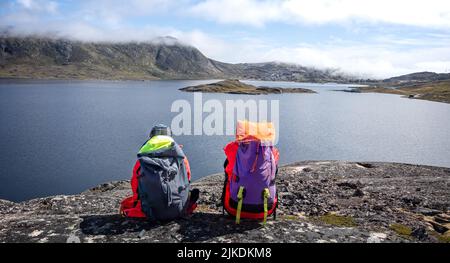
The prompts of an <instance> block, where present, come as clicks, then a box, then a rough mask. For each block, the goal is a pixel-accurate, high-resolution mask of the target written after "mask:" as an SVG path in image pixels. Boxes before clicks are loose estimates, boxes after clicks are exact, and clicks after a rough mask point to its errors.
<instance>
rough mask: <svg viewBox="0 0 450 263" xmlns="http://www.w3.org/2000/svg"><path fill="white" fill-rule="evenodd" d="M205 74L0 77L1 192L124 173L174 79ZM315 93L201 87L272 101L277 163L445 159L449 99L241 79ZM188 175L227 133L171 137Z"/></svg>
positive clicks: (169, 96)
mask: <svg viewBox="0 0 450 263" xmlns="http://www.w3.org/2000/svg"><path fill="white" fill-rule="evenodd" d="M209 82H211V81H181V80H178V81H143V82H140V81H118V82H114V81H37V80H36V81H31V80H20V81H19V80H1V81H0V151H1V152H0V198H1V199H8V200H14V201H21V200H26V199H30V198H35V197H42V196H47V195H55V194H74V193H78V192H81V191H84V190H86V189H88V188H90V187H93V186H95V185H97V184H100V183H103V182H108V181H112V180H123V179H129V178H130V176H131V170H132V166H133V164H134V162H135V159H136V153H137V151H138V149H139V148H140V146H141V145H142V144H143V143H144V142H145V140H146V138H147V136H148V133H149V131H150V129H151V127H152V126H153V125H154V124H157V123H167V124H170V122H171V120H172V118H173V117H174V116H176V115H177V114H178V113H173V112H171V111H170V109H171V105H172V103H173V101H174V100H177V99H185V100H188V101H193V98H194V94H193V93H185V92H181V91H178V88H181V87H185V86H189V85H197V84H200V83H209ZM245 82H246V83H250V84H255V85H264V86H277V87H280V86H284V87H302V88H309V89H313V90H315V91H317V92H318V93H317V94H282V95H279V94H272V95H260V96H251V95H246V96H243V95H232V94H203V99H204V100H207V99H213V98H214V99H218V100H219V101H222V102H224V101H225V100H233V99H243V100H247V99H257V100H260V99H266V100H267V99H268V100H271V99H276V100H279V109H280V122H279V131H278V132H279V142H278V145H277V146H278V148H279V150H280V153H281V155H280V162H281V163H282V164H287V163H290V162H294V161H301V160H354V161H390V162H405V163H413V164H425V165H436V166H446V167H450V136H449V130H450V118H449V116H450V105H449V104H444V103H437V102H429V101H421V100H411V99H405V98H401V97H400V96H397V95H386V94H358V93H346V92H338V91H334V90H336V89H344V88H346V87H347V86H348V85H337V84H308V83H289V82H265V81H264V82H263V81H245ZM175 139H176V140H177V141H178V142H179V143H180V144H183V145H184V151H185V153H186V154H187V156H188V157H189V160H190V163H191V168H192V174H193V179H194V180H195V179H198V178H201V177H203V176H206V175H209V174H212V173H217V172H221V171H222V164H223V160H224V154H223V151H222V148H223V146H224V145H225V144H226V143H227V142H228V141H231V140H232V139H233V137H232V136H177V137H176V138H175Z"/></svg>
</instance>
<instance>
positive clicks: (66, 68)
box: [0, 37, 347, 82]
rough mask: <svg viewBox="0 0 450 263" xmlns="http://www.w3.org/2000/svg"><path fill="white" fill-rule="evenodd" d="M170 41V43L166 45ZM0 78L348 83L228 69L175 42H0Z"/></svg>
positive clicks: (313, 74)
mask: <svg viewBox="0 0 450 263" xmlns="http://www.w3.org/2000/svg"><path fill="white" fill-rule="evenodd" d="M166 40H168V41H166ZM0 77H3V78H50V79H53V78H54V79H208V78H240V79H260V80H286V81H308V82H332V81H334V82H345V81H346V80H347V78H345V77H343V76H340V75H338V74H336V73H335V72H333V71H330V70H316V69H312V68H307V67H302V66H298V65H290V64H282V63H274V62H271V63H257V64H229V63H222V62H219V61H215V60H212V59H209V58H207V57H206V56H204V55H203V54H202V53H201V52H200V51H199V50H198V49H196V48H195V47H192V46H187V45H184V44H182V43H180V42H179V41H177V40H176V39H174V38H163V39H159V40H158V41H153V42H147V43H86V42H79V41H69V40H63V39H58V40H55V39H47V38H34V37H28V38H15V37H0Z"/></svg>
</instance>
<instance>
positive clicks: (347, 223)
mask: <svg viewBox="0 0 450 263" xmlns="http://www.w3.org/2000/svg"><path fill="white" fill-rule="evenodd" d="M313 221H319V222H322V223H325V224H328V225H332V226H339V227H355V226H357V224H356V222H355V220H354V219H353V218H352V217H349V216H341V215H336V214H326V215H322V216H319V217H315V218H314V219H313Z"/></svg>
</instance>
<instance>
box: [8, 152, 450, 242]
mask: <svg viewBox="0 0 450 263" xmlns="http://www.w3.org/2000/svg"><path fill="white" fill-rule="evenodd" d="M193 186H194V187H196V188H199V189H200V201H199V207H198V209H197V210H196V212H195V213H194V214H193V215H192V216H191V217H190V218H184V219H179V220H175V221H172V222H165V223H162V222H157V223H150V222H147V221H145V220H137V219H127V218H123V217H121V216H120V215H119V214H118V210H119V203H120V201H121V200H122V199H123V198H124V197H126V196H128V195H130V194H131V190H130V186H129V182H127V181H120V182H111V183H106V184H102V185H99V186H97V187H95V188H92V189H90V190H87V191H85V192H83V193H80V194H77V195H70V196H65V195H59V196H51V197H45V198H38V199H33V200H29V201H25V202H21V203H14V202H9V201H6V200H0V242H320V243H322V242H369V243H378V242H448V236H449V226H450V225H449V223H450V221H449V219H450V216H449V214H448V210H449V207H450V191H449V190H450V169H449V168H440V167H430V166H419V165H407V164H395V163H354V162H340V161H321V162H317V161H305V162H298V163H294V164H291V165H287V166H283V167H280V169H279V173H278V181H277V186H278V191H279V198H280V204H279V209H278V214H277V218H276V220H274V219H272V218H270V219H269V220H268V222H267V224H266V225H265V226H263V225H262V224H261V223H260V222H254V221H249V220H243V221H242V222H241V224H240V225H235V223H234V218H232V217H229V216H226V215H222V209H221V204H220V202H221V201H220V197H221V191H222V187H223V175H222V174H217V175H211V176H208V177H205V178H203V179H201V180H199V181H197V182H195V183H193Z"/></svg>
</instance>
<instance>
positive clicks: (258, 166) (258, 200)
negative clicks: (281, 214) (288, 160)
mask: <svg viewBox="0 0 450 263" xmlns="http://www.w3.org/2000/svg"><path fill="white" fill-rule="evenodd" d="M276 172H277V165H276V161H275V157H274V154H273V146H267V145H263V144H261V142H260V141H257V140H252V141H247V142H239V147H238V150H237V153H236V161H235V165H234V167H233V173H232V175H228V176H226V177H227V180H226V184H225V189H224V190H225V194H224V200H223V201H224V209H225V210H226V211H227V212H228V213H229V214H231V215H233V216H236V223H237V224H239V222H240V218H249V219H263V221H264V223H265V222H266V219H267V216H268V215H271V214H273V215H274V217H275V210H276V207H277V201H278V200H277V192H276V185H275V175H276Z"/></svg>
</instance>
